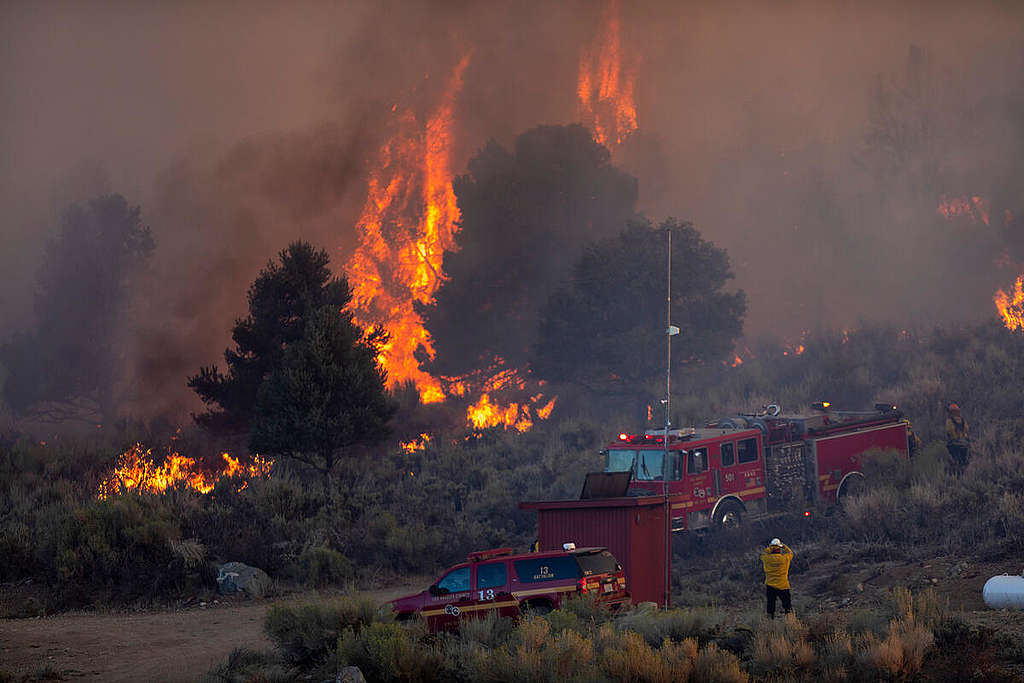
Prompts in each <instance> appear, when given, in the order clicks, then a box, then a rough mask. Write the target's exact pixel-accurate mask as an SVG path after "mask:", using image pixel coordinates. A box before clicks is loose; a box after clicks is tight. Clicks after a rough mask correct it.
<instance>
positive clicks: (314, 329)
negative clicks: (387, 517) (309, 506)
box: [249, 306, 395, 490]
mask: <svg viewBox="0 0 1024 683" xmlns="http://www.w3.org/2000/svg"><path fill="white" fill-rule="evenodd" d="M384 341H386V336H385V335H384V334H383V333H382V332H372V333H371V334H369V335H367V336H364V335H363V334H362V331H361V330H360V329H359V328H358V327H357V326H356V325H355V324H354V323H353V322H352V316H351V314H350V313H348V312H346V311H342V310H340V309H338V308H337V307H336V306H322V307H320V308H319V309H317V310H316V311H314V312H313V313H312V315H310V316H309V317H308V318H307V320H306V328H305V331H304V334H303V337H302V338H301V339H300V340H298V341H296V342H294V343H292V344H291V345H289V346H288V348H287V349H285V351H284V354H283V356H282V358H281V362H280V363H279V364H278V365H277V367H275V368H274V369H273V370H272V371H271V373H270V375H269V377H267V379H266V381H265V382H263V384H262V385H261V386H260V389H259V394H258V401H257V404H256V415H255V420H254V421H253V425H252V431H251V432H250V435H249V448H250V449H251V450H252V451H254V452H259V453H263V454H267V455H275V456H285V457H289V458H292V459H295V460H298V461H300V462H303V463H305V464H307V465H309V466H311V467H313V468H314V469H316V470H317V471H319V472H320V473H321V474H322V475H323V477H324V480H325V484H328V485H329V480H330V476H331V472H332V471H333V470H334V468H335V465H336V463H337V462H338V460H339V459H340V458H343V457H344V456H346V455H351V454H352V453H354V452H357V450H358V448H359V447H361V446H366V445H371V444H374V443H378V442H380V441H382V440H383V439H384V438H386V437H387V436H388V433H389V430H388V420H389V419H390V418H391V416H392V415H393V414H394V411H395V408H394V406H393V405H392V403H391V402H390V401H389V400H388V396H387V393H386V390H385V386H386V381H387V373H386V372H385V371H384V370H383V369H382V368H381V367H380V365H379V364H378V362H377V356H378V354H379V353H380V344H381V343H383V342H384ZM329 488H330V487H329V486H328V490H329Z"/></svg>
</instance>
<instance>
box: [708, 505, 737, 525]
mask: <svg viewBox="0 0 1024 683" xmlns="http://www.w3.org/2000/svg"><path fill="white" fill-rule="evenodd" d="M712 521H713V522H714V525H715V527H716V528H719V529H738V528H739V527H740V525H741V524H743V507H742V506H741V505H740V504H739V503H737V502H736V501H734V500H727V501H725V502H724V503H722V504H721V505H720V506H719V507H718V510H716V511H715V517H714V519H713V520H712Z"/></svg>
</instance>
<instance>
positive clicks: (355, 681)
mask: <svg viewBox="0 0 1024 683" xmlns="http://www.w3.org/2000/svg"><path fill="white" fill-rule="evenodd" d="M334 680H335V683H366V677H365V676H363V672H362V671H360V670H359V667H358V666H346V667H345V668H344V669H342V670H341V671H339V672H338V677H337V678H335V679H334Z"/></svg>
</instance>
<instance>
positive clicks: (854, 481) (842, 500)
mask: <svg viewBox="0 0 1024 683" xmlns="http://www.w3.org/2000/svg"><path fill="white" fill-rule="evenodd" d="M867 488H868V483H867V480H865V479H864V475H863V474H852V475H850V476H849V477H847V478H846V481H844V482H843V485H842V486H840V487H839V493H838V495H837V496H836V499H837V501H838V503H839V504H840V505H845V504H846V502H847V501H848V500H850V499H851V498H855V497H857V496H859V495H861V494H862V493H864V492H865V491H867Z"/></svg>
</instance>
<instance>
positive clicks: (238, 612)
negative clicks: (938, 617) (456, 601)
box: [0, 559, 1024, 682]
mask: <svg viewBox="0 0 1024 683" xmlns="http://www.w3.org/2000/svg"><path fill="white" fill-rule="evenodd" d="M839 564H841V563H837V565H839ZM836 568H838V566H837V567H836ZM836 568H833V567H827V566H822V567H816V568H815V570H816V571H813V572H807V573H806V574H804V575H803V576H800V577H799V578H800V580H801V581H802V582H803V583H804V585H805V586H810V585H811V584H812V583H813V582H814V581H815V580H819V579H820V578H821V577H824V576H827V575H829V574H830V573H831V572H832V571H834V569H836ZM1004 572H1006V573H1016V572H1015V571H1013V572H1011V571H1009V570H1008V569H1007V568H1000V567H998V566H995V565H992V566H989V565H981V566H979V565H974V564H968V563H957V562H954V561H950V560H946V559H943V560H938V561H935V562H914V563H906V564H903V563H885V564H884V565H883V566H881V567H875V568H873V569H867V568H862V569H860V570H859V571H857V570H855V571H852V572H850V574H851V576H850V577H849V578H850V581H849V585H848V586H847V587H846V588H847V590H848V591H849V592H848V593H847V592H846V591H842V593H846V595H848V596H849V600H848V601H847V600H846V599H843V598H840V596H838V595H834V596H833V598H832V600H828V601H823V604H819V605H817V609H818V610H822V609H843V608H844V607H846V606H847V604H849V606H851V607H852V606H856V605H857V604H858V603H860V604H864V603H869V602H874V600H873V599H872V598H873V597H880V595H881V594H882V593H884V592H886V591H887V590H889V589H891V588H892V587H894V586H907V587H910V588H912V589H914V590H920V589H922V588H925V587H928V586H932V587H933V588H934V589H935V591H936V592H937V593H938V594H939V596H940V597H941V598H943V599H944V602H946V604H947V605H948V608H949V609H950V610H951V611H954V612H958V613H960V614H961V616H963V617H964V618H965V619H966V620H968V621H969V622H971V623H975V624H978V625H985V626H988V627H989V628H993V629H995V630H999V631H1005V632H1009V633H1013V634H1015V635H1019V636H1021V637H1024V611H1012V612H1008V611H1006V610H990V609H987V608H986V607H985V606H984V603H983V602H982V599H981V590H982V587H983V586H984V584H985V581H986V580H987V579H988V577H990V576H993V575H995V574H999V573H1004ZM427 583H429V580H427V579H414V580H411V581H408V582H403V584H402V585H399V586H393V587H390V588H388V589H383V590H377V591H372V592H370V593H364V594H362V595H365V596H367V597H370V598H371V599H374V600H376V601H378V602H384V601H385V600H388V599H391V598H393V597H396V596H398V595H401V594H404V593H410V592H414V591H416V590H421V589H422V588H423V587H425V586H426V585H427ZM326 597H328V596H326V595H320V594H317V593H308V592H307V593H297V594H293V595H289V596H286V597H284V598H277V600H285V601H289V602H291V601H294V602H308V601H314V600H318V599H325V598H326ZM273 602H274V600H273V599H267V600H240V599H235V600H220V601H219V602H218V603H216V604H214V603H212V602H211V603H208V604H207V605H205V606H203V607H200V606H199V605H195V606H191V607H187V608H182V609H176V610H154V611H147V612H130V613H95V612H94V613H69V614H62V615H57V616H52V617H43V618H37V619H5V620H0V672H6V673H10V674H14V675H15V676H19V677H20V676H22V675H30V676H31V675H40V674H42V673H46V672H50V673H51V675H52V676H53V677H57V676H59V677H60V678H61V679H63V680H95V681H168V682H175V681H195V680H198V679H200V678H201V677H202V676H203V675H204V674H206V673H207V672H209V671H210V670H211V669H212V668H213V667H214V666H216V665H217V664H220V663H222V662H224V660H225V659H226V658H227V656H228V655H229V654H230V653H231V651H232V650H234V649H235V648H239V647H245V648H249V649H253V650H259V649H266V648H270V647H272V644H271V642H270V641H269V640H268V639H267V637H266V636H265V635H264V633H263V619H264V616H265V615H266V612H267V610H268V609H269V607H270V605H271V604H273ZM830 603H831V604H830Z"/></svg>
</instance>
